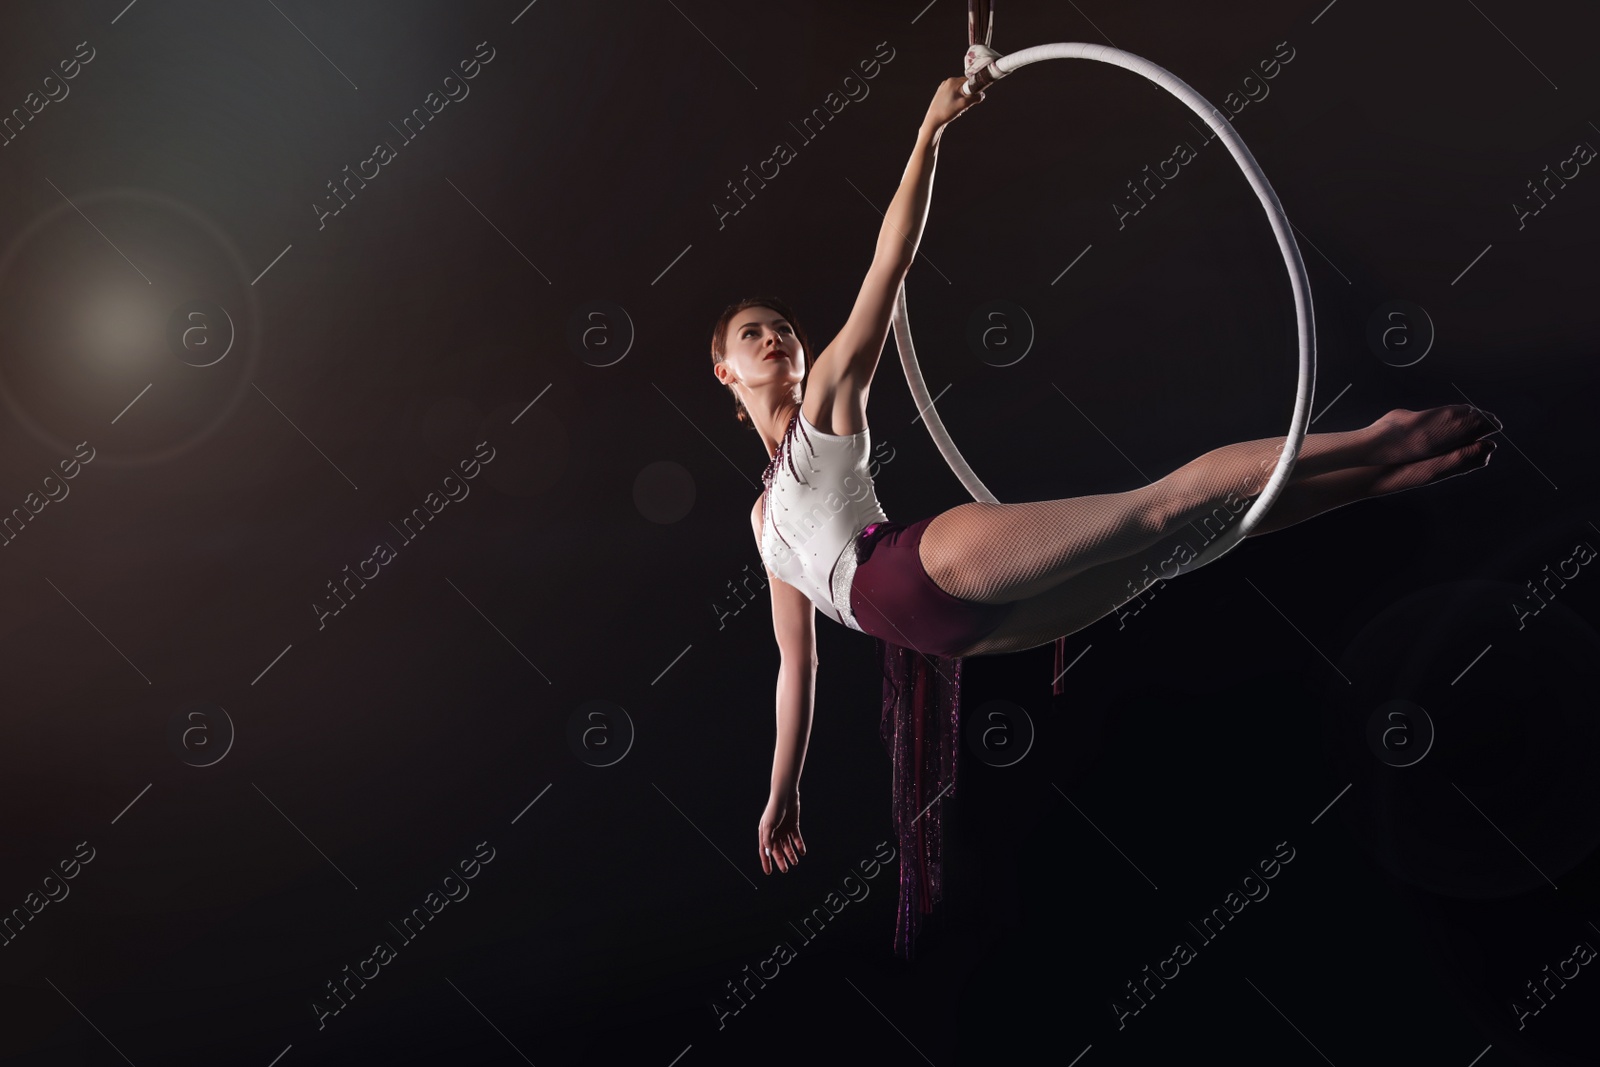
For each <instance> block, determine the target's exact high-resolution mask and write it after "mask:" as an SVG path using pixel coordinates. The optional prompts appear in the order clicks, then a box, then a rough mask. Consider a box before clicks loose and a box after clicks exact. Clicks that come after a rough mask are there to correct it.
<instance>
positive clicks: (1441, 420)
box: [1372, 404, 1502, 466]
mask: <svg viewBox="0 0 1600 1067" xmlns="http://www.w3.org/2000/svg"><path fill="white" fill-rule="evenodd" d="M1501 428H1502V424H1501V422H1500V420H1499V419H1497V418H1495V417H1494V415H1492V414H1490V413H1489V412H1487V411H1484V410H1483V409H1481V408H1477V407H1474V406H1473V405H1471V404H1445V405H1443V406H1440V407H1435V408H1428V409H1427V410H1425V411H1410V410H1408V409H1406V408H1395V409H1394V410H1393V411H1390V412H1389V413H1388V414H1386V415H1384V416H1383V417H1382V418H1379V419H1378V420H1377V421H1375V422H1374V423H1373V424H1372V430H1373V438H1374V440H1373V450H1372V459H1373V464H1372V465H1373V466H1391V465H1395V464H1402V465H1404V464H1411V463H1415V462H1417V461H1418V460H1426V459H1430V458H1432V457H1434V456H1443V455H1446V454H1450V453H1454V452H1456V451H1457V450H1458V449H1461V448H1462V447H1464V446H1466V445H1469V444H1471V443H1472V442H1475V441H1478V440H1481V439H1482V438H1484V437H1487V436H1488V435H1489V434H1492V433H1497V432H1499V430H1500V429H1501Z"/></svg>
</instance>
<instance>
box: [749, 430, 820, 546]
mask: <svg viewBox="0 0 1600 1067" xmlns="http://www.w3.org/2000/svg"><path fill="white" fill-rule="evenodd" d="M797 429H798V430H799V431H800V436H801V437H803V438H805V442H806V448H807V449H808V450H809V451H810V452H811V453H812V454H813V455H815V454H816V451H817V450H816V448H815V447H814V446H813V445H812V444H811V435H810V434H808V433H806V431H805V427H803V426H801V425H800V408H799V406H798V405H797V406H796V407H795V409H794V414H793V415H790V416H789V425H788V426H786V427H785V428H784V431H783V437H782V438H781V439H780V440H779V441H778V449H777V451H775V452H774V453H772V458H771V459H770V460H768V461H767V466H766V469H765V470H763V471H762V472H761V484H762V485H763V487H764V488H763V489H762V492H761V514H762V515H763V516H764V517H765V518H766V519H768V520H770V521H771V522H772V532H773V533H777V534H778V540H780V541H783V543H784V544H785V545H788V547H789V548H790V549H791V550H792V549H793V548H794V546H793V545H790V544H789V542H788V541H787V540H785V539H784V536H783V534H781V533H778V523H777V520H776V519H772V479H773V477H774V476H775V475H776V474H777V473H778V464H779V463H780V462H787V463H788V464H789V473H791V474H793V475H794V477H795V481H797V482H799V483H800V484H801V485H809V484H811V483H810V482H808V481H807V480H806V478H805V476H804V475H802V474H801V473H800V472H799V471H798V470H797V469H796V468H795V465H794V456H793V455H792V452H793V442H794V435H795V430H797Z"/></svg>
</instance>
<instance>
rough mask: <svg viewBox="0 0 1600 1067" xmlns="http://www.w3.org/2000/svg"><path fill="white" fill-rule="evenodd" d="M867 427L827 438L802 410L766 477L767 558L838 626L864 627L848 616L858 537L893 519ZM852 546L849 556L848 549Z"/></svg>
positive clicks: (764, 542)
mask: <svg viewBox="0 0 1600 1067" xmlns="http://www.w3.org/2000/svg"><path fill="white" fill-rule="evenodd" d="M871 451H872V439H871V435H870V433H869V432H868V431H867V430H861V431H860V432H858V433H853V434H831V433H823V432H822V431H821V430H819V429H817V428H816V427H815V426H813V425H811V420H810V419H807V418H806V417H805V415H804V414H802V413H801V412H800V410H799V409H796V410H795V413H794V416H793V417H792V418H791V419H790V420H789V425H788V428H787V429H785V431H784V435H783V440H781V441H780V442H778V450H777V452H776V453H774V455H773V457H772V460H771V461H770V462H769V463H768V464H767V469H766V470H765V471H763V472H762V476H761V480H762V482H763V483H764V484H765V485H766V493H765V495H764V496H763V498H762V501H763V515H762V521H761V559H762V561H763V562H764V563H765V564H766V565H767V566H768V567H769V568H771V569H772V573H773V574H775V575H777V576H778V577H779V578H781V579H782V580H783V581H785V582H787V583H789V584H790V585H792V586H794V587H795V588H796V589H798V590H800V591H801V592H802V593H804V594H805V595H806V596H807V597H809V598H810V600H811V602H812V603H813V604H815V605H816V606H817V610H818V611H820V612H822V613H823V614H824V615H826V616H827V617H828V618H830V619H832V620H833V621H834V622H837V623H841V624H842V625H844V626H848V627H849V628H850V629H852V630H860V629H861V627H859V626H857V625H856V620H855V616H854V615H853V614H851V611H850V582H851V580H852V579H854V578H855V571H856V556H855V551H854V544H855V538H856V535H857V534H859V533H860V532H861V531H862V530H863V529H865V528H866V527H867V526H868V525H869V524H871V523H874V522H887V521H888V518H889V516H888V515H886V514H885V513H884V510H883V505H881V504H879V503H878V494H877V493H876V491H875V490H874V489H873V485H872V475H871V473H870V469H869V465H868V462H867V459H868V455H869V453H870V452H871ZM846 549H850V551H846Z"/></svg>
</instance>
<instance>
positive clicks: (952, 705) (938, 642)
mask: <svg viewBox="0 0 1600 1067" xmlns="http://www.w3.org/2000/svg"><path fill="white" fill-rule="evenodd" d="M934 517H935V516H929V517H928V518H926V519H923V520H921V521H920V522H915V523H911V524H909V525H907V524H905V523H899V522H875V523H872V524H871V525H869V526H867V527H866V529H864V530H862V531H861V533H860V534H859V535H857V537H856V541H855V546H854V547H855V553H856V560H857V563H856V573H855V577H854V579H853V580H852V582H851V587H850V610H851V613H852V614H854V615H855V617H856V622H857V624H858V625H859V626H860V627H861V629H862V630H863V631H864V632H866V633H868V634H871V635H872V636H873V637H874V638H876V639H877V641H878V651H879V656H880V658H881V661H882V665H883V714H882V717H881V719H880V720H879V725H878V737H879V739H880V740H881V741H882V742H883V746H884V749H885V751H887V752H888V753H889V758H890V760H891V762H892V763H893V765H894V776H893V777H894V780H893V786H892V790H893V791H892V803H891V807H890V811H891V814H892V816H893V822H894V828H895V833H896V835H897V836H898V838H899V844H900V850H899V858H900V899H899V903H898V906H897V908H896V914H895V929H894V950H895V954H896V955H897V956H900V957H901V958H902V959H909V958H910V957H911V954H912V948H913V946H914V944H915V942H916V938H917V935H918V933H919V932H920V931H921V928H922V916H924V915H929V914H932V912H933V906H934V904H935V903H936V902H937V901H939V900H940V899H942V897H943V884H942V879H941V877H940V869H941V860H942V851H943V836H944V835H943V833H942V829H943V820H942V807H941V804H940V803H939V802H940V801H942V800H944V799H945V798H946V797H949V796H953V795H954V794H955V786H956V746H957V743H958V741H959V737H960V729H961V657H959V656H955V655H952V654H951V653H953V652H960V651H961V650H963V649H966V648H970V647H972V646H973V645H974V644H976V643H977V642H978V641H980V640H982V639H983V638H985V637H987V636H988V635H989V634H991V633H993V632H994V630H995V629H996V628H997V627H999V625H1000V624H1001V622H1003V621H1004V620H1005V617H1006V616H1007V615H1008V614H1010V612H1011V610H1012V608H1013V607H1014V605H1012V604H979V603H976V602H974V601H970V600H963V599H961V598H960V597H955V596H951V595H950V594H949V593H946V592H945V591H944V590H943V589H940V588H939V586H938V585H937V584H936V583H935V582H934V581H933V579H932V578H930V577H929V576H928V573H927V571H926V570H925V569H924V568H923V566H922V559H921V556H920V555H919V553H918V546H919V545H920V544H921V542H922V533H923V531H924V530H925V529H926V528H927V526H928V524H929V523H930V522H932V521H933V519H934ZM847 551H848V549H847ZM1055 644H1056V648H1055V665H1054V674H1053V677H1054V678H1055V683H1054V685H1053V687H1052V689H1053V692H1055V693H1057V694H1059V693H1060V692H1061V675H1062V672H1063V664H1064V660H1065V652H1066V648H1065V639H1058V640H1057V641H1056V643H1055Z"/></svg>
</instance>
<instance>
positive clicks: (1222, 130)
mask: <svg viewBox="0 0 1600 1067" xmlns="http://www.w3.org/2000/svg"><path fill="white" fill-rule="evenodd" d="M1046 59H1092V60H1096V61H1097V62H1101V63H1110V64H1112V65H1113V66H1118V67H1122V68H1123V69H1124V70H1131V71H1133V72H1134V73H1135V74H1140V75H1143V76H1144V77H1145V78H1148V79H1149V80H1150V81H1153V82H1155V83H1156V84H1157V85H1159V86H1160V87H1161V88H1163V89H1165V90H1167V92H1169V93H1171V94H1172V95H1173V96H1175V97H1177V98H1178V99H1179V100H1181V101H1183V103H1184V104H1186V105H1188V107H1189V110H1191V111H1193V112H1194V113H1195V114H1196V115H1199V116H1200V117H1201V118H1202V119H1204V120H1205V122H1206V124H1207V125H1209V126H1210V127H1211V128H1212V129H1213V130H1215V131H1216V133H1217V135H1218V136H1219V137H1221V138H1222V143H1223V144H1225V145H1227V146H1228V152H1229V154H1231V155H1232V156H1233V158H1234V161H1235V162H1237V163H1238V164H1239V169H1240V170H1242V171H1243V172H1244V176H1245V177H1246V178H1247V179H1249V181H1250V186H1251V188H1253V189H1254V190H1255V191H1256V196H1257V197H1258V198H1259V199H1260V200H1261V205H1262V207H1264V208H1265V209H1266V211H1267V219H1268V221H1269V222H1271V224H1272V232H1273V233H1274V234H1275V235H1276V236H1277V238H1278V249H1279V251H1281V252H1282V253H1283V263H1284V266H1285V267H1287V268H1288V270H1289V281H1290V284H1291V285H1292V286H1293V289H1294V314H1295V321H1296V329H1297V333H1298V336H1299V345H1300V379H1299V382H1298V384H1297V385H1296V387H1295V398H1294V417H1293V418H1292V419H1291V420H1290V422H1289V434H1288V437H1287V439H1286V441H1285V443H1284V449H1283V453H1282V455H1280V456H1279V457H1278V465H1277V466H1276V467H1275V468H1273V471H1272V477H1271V478H1270V479H1268V481H1267V485H1266V488H1264V489H1263V490H1262V491H1261V495H1260V496H1259V497H1257V498H1256V502H1255V504H1254V505H1253V506H1252V507H1251V508H1250V510H1249V511H1247V512H1246V513H1245V515H1244V517H1243V518H1242V519H1240V520H1239V522H1238V524H1237V525H1235V526H1230V527H1229V528H1228V529H1227V530H1225V531H1224V532H1223V533H1222V534H1221V535H1220V536H1218V537H1216V538H1215V539H1213V540H1212V541H1210V542H1209V543H1208V544H1206V545H1205V546H1204V547H1203V548H1202V549H1201V550H1200V552H1199V553H1198V554H1196V555H1195V556H1194V557H1193V558H1192V559H1190V560H1189V561H1188V562H1187V563H1182V564H1179V565H1178V573H1180V574H1181V573H1185V572H1187V571H1191V570H1194V569H1195V568H1196V567H1202V566H1204V565H1205V564H1207V563H1210V562H1211V561H1212V560H1214V559H1217V558H1218V557H1219V556H1222V555H1225V554H1226V553H1227V552H1228V551H1230V550H1231V549H1232V548H1233V547H1234V546H1235V545H1237V544H1238V543H1239V542H1240V541H1242V540H1244V538H1245V537H1247V536H1248V535H1249V534H1250V531H1252V530H1254V529H1255V528H1256V526H1257V525H1259V524H1260V522H1261V520H1262V518H1263V517H1265V515H1266V513H1267V512H1268V511H1269V510H1270V509H1271V507H1272V505H1273V503H1274V502H1276V501H1277V499H1278V494H1279V493H1281V492H1282V491H1283V488H1284V486H1285V485H1286V484H1288V481H1289V475H1290V472H1292V471H1293V470H1294V464H1295V460H1296V459H1298V458H1299V455H1300V446H1301V445H1302V443H1303V442H1304V441H1305V436H1306V426H1307V425H1308V422H1309V420H1308V418H1307V416H1308V415H1309V414H1310V411H1311V397H1312V391H1313V388H1314V379H1315V377H1316V362H1317V355H1316V326H1315V321H1314V315H1313V312H1312V307H1311V283H1310V280H1309V279H1308V278H1307V276H1306V265H1305V261H1304V260H1302V259H1301V258H1300V248H1299V246H1298V245H1296V244H1295V240H1294V234H1293V232H1292V231H1291V230H1290V227H1289V219H1288V216H1287V215H1285V214H1284V212H1283V205H1282V204H1280V203H1279V202H1278V197H1277V194H1276V193H1274V192H1273V191H1272V186H1271V185H1269V184H1268V183H1267V177H1266V175H1265V174H1263V173H1261V167H1260V166H1259V165H1257V163H1256V160H1255V157H1254V156H1252V155H1251V154H1250V150H1249V149H1248V148H1246V147H1245V145H1244V142H1243V141H1242V140H1240V139H1239V135H1238V134H1237V133H1236V132H1234V129H1233V125H1232V124H1231V123H1230V122H1229V121H1228V119H1227V117H1226V116H1225V115H1224V114H1223V113H1222V111H1221V110H1219V109H1218V108H1216V107H1215V106H1213V105H1212V104H1211V102H1210V101H1208V100H1207V99H1206V98H1205V97H1203V96H1201V95H1200V94H1199V93H1197V92H1195V91H1194V89H1192V88H1190V87H1189V86H1188V85H1187V84H1186V83H1184V82H1183V81H1182V80H1181V79H1180V78H1178V77H1177V76H1175V75H1174V74H1172V73H1171V72H1170V71H1167V70H1165V69H1163V68H1162V67H1159V66H1157V65H1156V64H1154V63H1152V62H1150V61H1149V60H1148V59H1144V58H1142V57H1140V56H1136V55H1134V54H1132V53H1131V52H1124V51H1122V50H1121V49H1119V48H1111V47H1108V46H1106V45H1099V44H1083V43H1080V42H1076V41H1074V42H1065V43H1061V44H1042V45H1036V46H1034V47H1032V48H1024V49H1023V50H1022V51H1020V52H1013V53H1011V54H1010V55H1007V56H1003V57H1000V58H998V59H995V60H993V61H987V60H988V57H987V56H982V55H981V54H980V55H977V56H974V55H973V54H972V53H971V52H969V66H974V65H975V66H980V67H984V68H987V69H988V70H989V72H990V74H991V75H992V76H993V77H994V78H995V79H999V78H1003V77H1005V76H1006V75H1008V74H1010V73H1012V72H1013V71H1015V70H1018V69H1020V68H1022V67H1025V66H1027V65H1029V64H1030V63H1038V62H1040V61H1041V60H1046ZM972 60H977V61H978V62H976V63H972V62H971V61H972ZM968 73H969V74H971V73H975V72H974V71H972V70H969V71H968ZM970 85H971V79H969V80H968V83H967V85H963V86H962V91H963V92H966V91H967V89H968V87H969V86H970ZM969 95H970V94H969ZM893 321H894V339H895V346H896V347H897V348H899V349H900V363H901V365H902V366H903V367H904V368H905V372H906V382H907V384H908V385H910V387H911V396H912V398H913V399H914V400H915V401H916V404H917V410H918V411H920V412H922V416H923V419H924V420H925V421H926V423H927V426H928V432H929V433H930V434H931V435H932V436H933V443H934V444H935V445H937V446H938V448H939V454H940V455H942V456H944V459H945V462H946V463H948V464H950V470H951V471H952V472H953V473H954V474H955V476H956V477H957V478H958V479H960V481H961V484H962V485H963V486H965V487H966V490H967V492H969V493H971V494H972V498H973V499H974V500H977V501H981V502H983V503H989V504H997V503H999V501H998V500H996V499H995V496H994V494H993V493H991V492H989V490H988V489H987V488H985V487H984V484H983V482H981V481H979V480H978V476H977V475H976V474H974V473H972V468H971V467H969V466H968V465H967V461H966V460H965V459H964V458H963V457H962V455H961V452H960V450H958V449H957V448H956V446H955V443H954V442H953V441H951V440H950V434H949V433H948V432H947V431H946V430H945V428H944V422H943V420H941V419H940V418H939V412H938V409H936V408H935V407H934V406H933V400H932V399H931V398H930V397H929V395H928V386H927V383H926V382H924V381H923V379H922V369H921V368H920V367H919V366H918V365H917V355H916V349H915V348H914V346H913V345H912V343H911V325H910V321H909V318H908V316H907V314H906V289H905V283H904V282H903V281H902V282H901V285H900V291H899V293H898V294H896V298H895V308H894V319H893Z"/></svg>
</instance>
